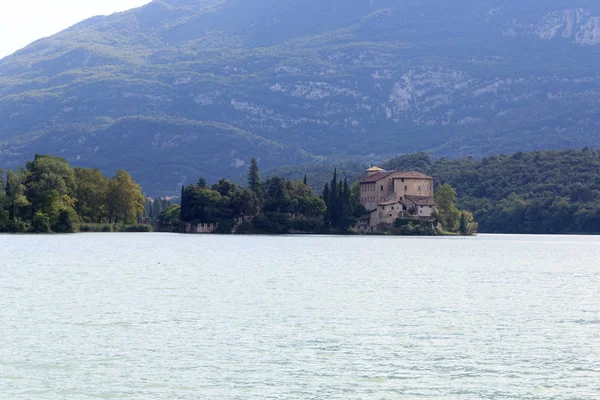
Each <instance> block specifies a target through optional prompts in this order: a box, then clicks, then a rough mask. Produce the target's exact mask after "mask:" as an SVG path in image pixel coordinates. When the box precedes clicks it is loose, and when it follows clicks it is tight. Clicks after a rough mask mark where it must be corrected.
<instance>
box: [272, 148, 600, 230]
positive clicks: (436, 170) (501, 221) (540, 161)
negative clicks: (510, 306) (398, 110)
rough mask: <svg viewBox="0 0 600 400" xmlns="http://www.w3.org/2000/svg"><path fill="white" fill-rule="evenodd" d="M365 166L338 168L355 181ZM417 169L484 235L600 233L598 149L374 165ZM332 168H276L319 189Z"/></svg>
mask: <svg viewBox="0 0 600 400" xmlns="http://www.w3.org/2000/svg"><path fill="white" fill-rule="evenodd" d="M366 167H367V166H366V165H361V164H358V163H356V164H346V165H340V166H338V168H339V170H340V171H341V172H342V176H348V177H349V179H350V180H351V181H352V180H358V179H360V178H361V177H362V176H363V174H364V172H363V171H364V170H365V169H366ZM380 167H382V168H384V169H387V170H393V169H397V170H399V171H407V170H417V171H421V172H423V173H425V174H427V175H431V176H433V177H435V179H436V185H437V186H439V185H440V184H444V183H449V184H450V185H452V186H453V187H455V188H456V190H457V194H458V201H457V206H458V207H459V208H462V209H466V210H469V211H471V212H473V214H474V215H475V219H476V220H477V221H478V222H479V228H480V231H481V232H486V233H536V234H556V233H571V234H574V233H585V234H599V233H600V151H599V150H589V149H584V150H582V151H576V150H562V151H536V152H529V153H523V152H519V153H515V154H514V155H512V156H507V155H500V156H491V157H487V158H484V159H482V160H476V159H474V158H472V157H467V158H461V159H457V160H449V159H437V160H432V159H431V157H430V156H429V155H428V154H426V153H416V154H411V155H407V156H402V157H399V158H396V159H393V160H391V161H388V162H386V163H383V164H381V165H380ZM332 168H333V166H330V167H323V168H319V169H316V170H315V169H313V168H312V167H310V166H306V167H294V168H285V169H281V170H278V171H276V172H274V173H277V174H281V175H283V176H284V177H286V178H288V179H295V180H300V179H302V178H303V176H304V174H305V173H307V178H308V182H309V183H310V184H312V185H313V186H314V187H322V185H324V184H325V183H326V182H327V176H328V175H330V174H331V171H332Z"/></svg>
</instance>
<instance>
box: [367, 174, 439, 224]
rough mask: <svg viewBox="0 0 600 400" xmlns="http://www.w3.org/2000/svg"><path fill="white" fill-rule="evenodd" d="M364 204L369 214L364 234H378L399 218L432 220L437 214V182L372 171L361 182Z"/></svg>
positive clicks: (425, 177)
mask: <svg viewBox="0 0 600 400" xmlns="http://www.w3.org/2000/svg"><path fill="white" fill-rule="evenodd" d="M360 202H361V204H362V205H363V206H364V207H365V208H366V209H367V211H368V213H369V215H368V216H367V217H366V218H363V219H361V220H360V221H359V224H358V228H359V230H361V231H368V232H374V231H376V230H377V227H378V226H381V225H382V224H385V225H390V224H393V223H394V221H396V219H398V218H414V219H428V218H431V216H432V214H433V212H434V211H435V210H436V204H435V200H434V197H433V178H432V177H431V176H427V175H424V174H422V173H420V172H398V171H385V170H383V169H381V168H378V167H372V168H369V169H368V170H367V172H366V175H365V177H364V178H363V179H362V180H361V181H360Z"/></svg>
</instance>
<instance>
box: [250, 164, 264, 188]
mask: <svg viewBox="0 0 600 400" xmlns="http://www.w3.org/2000/svg"><path fill="white" fill-rule="evenodd" d="M259 172H260V171H259V169H258V163H257V162H256V158H253V159H252V161H250V169H249V171H248V187H249V188H250V190H252V191H253V192H254V193H256V194H258V195H261V194H262V184H261V182H260V174H259Z"/></svg>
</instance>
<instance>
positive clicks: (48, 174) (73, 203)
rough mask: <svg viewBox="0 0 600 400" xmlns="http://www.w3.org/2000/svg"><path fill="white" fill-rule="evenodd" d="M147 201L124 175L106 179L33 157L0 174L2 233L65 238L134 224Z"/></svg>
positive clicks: (93, 171) (47, 158)
mask: <svg viewBox="0 0 600 400" xmlns="http://www.w3.org/2000/svg"><path fill="white" fill-rule="evenodd" d="M144 204H145V198H144V196H143V194H142V190H141V188H140V186H139V185H138V184H136V183H135V181H134V180H133V179H132V177H131V175H129V174H128V173H127V172H126V171H123V170H118V171H117V172H116V174H115V176H113V177H111V178H107V177H106V176H104V175H103V174H102V173H101V172H100V171H99V170H98V169H91V168H72V167H71V166H70V165H69V163H68V162H67V161H66V160H65V159H64V158H60V157H53V156H48V155H36V156H35V158H34V159H33V160H32V161H29V162H27V164H26V166H25V167H24V168H20V169H18V170H16V171H7V172H5V171H0V232H16V233H24V232H32V233H48V232H57V233H69V232H76V231H78V230H80V229H81V228H82V227H83V226H88V228H89V225H88V224H122V225H125V224H135V223H137V222H138V218H139V217H140V216H141V214H142V212H143V210H144Z"/></svg>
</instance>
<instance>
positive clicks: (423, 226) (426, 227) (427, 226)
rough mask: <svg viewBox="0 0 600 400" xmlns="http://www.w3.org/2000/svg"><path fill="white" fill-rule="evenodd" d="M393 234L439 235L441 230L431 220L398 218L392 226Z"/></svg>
mask: <svg viewBox="0 0 600 400" xmlns="http://www.w3.org/2000/svg"><path fill="white" fill-rule="evenodd" d="M390 233H391V234H392V235H404V236H437V235H438V234H439V232H438V231H437V229H435V228H434V227H433V226H432V223H431V222H430V221H420V220H411V219H402V218H398V219H397V220H396V221H394V226H393V227H392V228H391V230H390Z"/></svg>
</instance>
